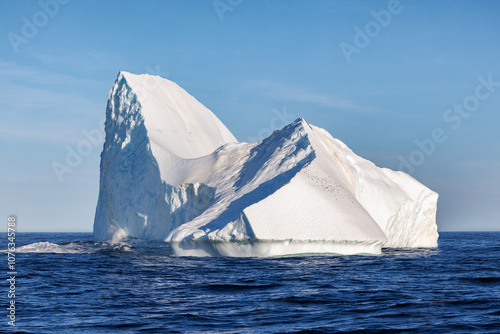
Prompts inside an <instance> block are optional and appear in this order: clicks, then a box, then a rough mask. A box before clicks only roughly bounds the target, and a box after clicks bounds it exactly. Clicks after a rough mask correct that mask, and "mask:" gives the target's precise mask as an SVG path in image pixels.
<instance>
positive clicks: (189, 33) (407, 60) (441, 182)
mask: <svg viewBox="0 0 500 334" xmlns="http://www.w3.org/2000/svg"><path fill="white" fill-rule="evenodd" d="M55 1H56V0H41V1H14V0H1V1H0V36H1V40H0V153H1V156H2V160H1V161H2V163H1V165H0V189H1V192H0V211H1V212H2V213H3V214H4V216H5V217H7V215H9V214H17V215H18V220H19V229H20V230H21V231H91V229H92V224H93V217H94V213H95V206H96V203H97V195H98V186H99V184H98V183H99V154H100V152H101V150H102V142H99V141H97V142H93V141H91V140H89V139H88V138H87V137H86V136H85V133H87V134H89V133H90V134H93V135H94V136H95V137H96V138H98V137H99V136H100V135H99V133H101V134H102V131H103V118H104V114H105V108H106V101H107V94H108V91H109V89H110V88H111V85H112V84H113V82H114V80H115V78H116V75H117V73H118V71H120V70H126V71H129V72H133V73H151V74H157V75H161V76H163V77H166V78H168V79H170V80H173V81H175V82H177V83H178V84H179V85H180V86H182V87H183V88H184V89H186V90H187V91H188V92H189V93H190V94H191V95H193V96H194V97H195V98H197V99H198V100H199V101H200V102H202V103H203V104H205V105H206V106H207V107H208V108H209V109H211V110H212V111H213V112H214V113H215V114H216V115H217V116H218V117H219V118H220V119H221V120H222V121H223V122H224V123H225V124H226V126H227V127H228V128H229V129H230V130H231V131H232V132H233V134H234V135H235V136H236V137H237V138H238V139H239V140H240V141H250V140H256V139H257V138H259V139H261V138H262V136H265V135H266V134H268V133H269V132H270V131H272V130H273V129H274V128H275V127H278V128H281V127H282V126H284V125H285V123H289V122H291V121H292V120H293V119H294V118H297V117H299V116H300V117H304V118H305V119H306V121H308V122H309V123H312V124H315V125H317V126H320V127H323V128H325V129H327V130H328V131H329V132H330V133H331V134H332V135H333V136H334V137H336V138H339V139H341V140H342V141H344V142H345V143H346V144H347V145H348V146H349V147H350V148H352V149H353V150H354V152H356V153H357V154H359V155H361V156H362V157H364V158H367V159H369V160H371V161H373V162H375V163H376V164H377V165H378V166H382V167H388V168H392V169H402V170H404V171H409V170H410V169H411V171H412V175H413V176H414V177H415V178H417V179H418V180H419V181H421V182H422V183H424V184H425V185H427V186H428V187H430V188H431V189H433V190H435V191H437V192H438V193H439V194H440V199H439V205H438V226H439V228H440V230H442V231H457V230H499V227H500V218H499V217H500V205H499V203H500V190H499V189H500V177H499V174H500V131H498V127H499V125H500V62H499V59H500V44H499V43H498V33H499V32H500V20H498V17H499V15H500V3H499V2H498V1H460V2H458V1H416V0H414V1H404V0H401V1H400V2H399V3H398V2H397V1H293V0H292V1H284V0H283V1H256V0H252V1H250V0H243V1H238V0H220V1H218V0H217V1H212V0H209V1H183V0H182V1H141V2H139V1H77V0H72V1H68V0H64V1H63V0H57V2H55ZM56 4H57V5H56ZM388 14H389V15H390V16H389V15H388ZM377 18H378V21H377ZM30 28H31V29H30ZM346 50H347V51H346ZM353 50H355V51H353ZM488 81H489V83H488ZM485 82H486V84H485ZM454 105H458V107H457V108H460V106H461V105H462V106H463V107H461V108H462V109H461V113H459V112H458V111H457V110H459V109H453V106H454ZM464 108H465V109H464ZM436 131H437V133H438V134H439V136H436V137H433V133H436ZM91 138H92V137H91ZM98 139H99V138H98ZM416 141H417V142H420V143H423V144H421V147H419V146H418V145H417V144H416ZM422 145H423V146H422ZM78 150H80V152H81V153H82V154H78V156H79V158H74V157H73V160H71V159H72V158H71V157H70V158H69V159H70V160H69V162H70V163H71V166H69V165H68V162H67V161H66V159H67V158H68V155H71V153H69V152H77V151H78ZM401 159H404V161H407V163H406V164H405V165H403V164H402V162H401V161H403V160H401ZM58 163H60V164H62V165H66V166H67V167H68V168H69V169H70V171H68V170H66V172H65V173H64V174H62V175H59V178H58V175H56V173H55V172H54V164H55V165H57V164H58ZM408 164H410V165H408ZM408 166H409V167H408Z"/></svg>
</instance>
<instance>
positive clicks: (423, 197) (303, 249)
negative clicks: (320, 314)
mask: <svg viewBox="0 0 500 334" xmlns="http://www.w3.org/2000/svg"><path fill="white" fill-rule="evenodd" d="M437 197H438V195H437V194H436V193H435V192H433V191H432V190H430V189H428V188H427V187H425V186H424V185H422V184H421V183H419V182H418V181H416V180H415V179H414V178H412V177H411V176H409V175H407V174H405V173H403V172H395V171H392V170H389V169H386V168H379V167H377V166H375V165H374V164H373V163H371V162H370V161H368V160H365V159H363V158H361V157H359V156H357V155H356V154H354V153H353V152H352V151H351V150H350V149H349V148H348V147H347V146H346V145H345V144H344V143H342V142H341V141H340V140H338V139H335V138H333V137H332V136H331V135H330V134H329V133H328V132H327V131H326V130H324V129H321V128H318V127H315V126H313V125H310V124H308V123H306V122H305V121H304V120H303V119H298V120H296V121H295V122H293V123H291V124H289V125H288V126H286V127H284V128H283V129H282V130H279V131H275V132H274V133H273V134H272V135H271V136H270V137H268V138H266V139H264V140H263V141H261V142H258V143H253V144H248V143H237V141H236V139H235V138H234V136H233V135H232V134H231V133H230V131H229V130H228V129H227V128H226V127H225V126H224V125H223V124H222V122H221V121H220V120H219V119H218V118H217V117H216V116H215V115H214V114H213V113H212V112H211V111H210V110H208V109H207V108H205V107H204V106H203V105H202V104H200V103H199V102H198V101H196V100H195V99H194V98H193V97H192V96H190V95H189V94H188V93H187V92H186V91H184V90H183V89H182V88H180V87H179V86H178V85H176V84H175V83H173V82H171V81H169V80H166V79H163V78H160V77H157V76H150V75H133V74H130V73H126V72H120V74H119V75H118V78H117V80H116V82H115V84H114V85H113V87H112V89H111V91H110V94H109V102H108V108H107V115H106V141H105V144H104V149H103V152H102V155H101V183H100V191H99V200H98V205H97V210H96V217H95V222H94V238H95V240H96V241H114V242H118V241H120V240H123V239H125V238H139V239H150V240H165V241H166V242H168V243H169V244H170V245H171V246H172V248H173V250H174V252H175V253H176V254H177V255H181V256H284V255H294V254H324V253H336V254H379V253H380V252H381V248H382V247H398V248H401V247H436V246H437V239H438V233H437V226H436V204H437Z"/></svg>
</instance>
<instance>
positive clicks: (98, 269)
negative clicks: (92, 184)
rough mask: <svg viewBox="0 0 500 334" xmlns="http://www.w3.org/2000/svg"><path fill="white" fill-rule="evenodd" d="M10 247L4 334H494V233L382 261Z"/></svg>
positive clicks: (51, 239) (155, 248) (498, 255)
mask: <svg viewBox="0 0 500 334" xmlns="http://www.w3.org/2000/svg"><path fill="white" fill-rule="evenodd" d="M0 235H1V241H0V249H2V250H5V249H6V248H7V245H6V242H7V235H6V233H2V234H0ZM16 244H17V245H16V246H17V248H18V250H19V252H18V253H16V263H15V265H16V270H17V276H16V283H15V288H16V293H15V294H16V299H15V301H16V304H15V305H16V322H15V323H16V327H15V328H12V327H11V326H9V325H8V324H7V322H8V320H9V319H8V317H7V312H8V310H7V309H6V307H7V306H8V302H9V299H8V298H7V291H8V290H9V283H8V282H7V281H6V279H3V280H2V281H3V282H4V283H3V288H2V290H3V291H4V292H2V293H1V295H2V297H1V299H0V300H1V301H2V306H3V307H2V309H3V311H2V312H3V313H4V315H2V324H1V325H0V330H1V331H2V332H5V333H9V332H17V333H36V334H39V333H92V334H94V333H500V233H497V232H492V233H482V232H481V233H479V232H478V233H452V232H448V233H441V234H440V239H439V248H437V249H415V250H407V249H396V250H389V249H385V250H384V253H383V255H381V256H312V257H287V258H180V257H175V256H173V254H172V252H171V250H170V248H169V247H168V245H166V244H164V243H162V242H155V243H145V242H129V243H124V244H120V245H109V244H96V243H94V242H93V240H92V235H91V234H90V233H21V234H17V238H16ZM23 246H24V247H23ZM2 257H3V259H4V260H3V261H2V275H3V277H4V278H7V270H8V268H7V254H6V253H5V252H4V253H2Z"/></svg>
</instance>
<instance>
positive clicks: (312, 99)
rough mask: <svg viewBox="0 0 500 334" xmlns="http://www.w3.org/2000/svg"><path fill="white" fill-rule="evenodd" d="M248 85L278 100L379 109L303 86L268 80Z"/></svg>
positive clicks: (350, 108)
mask: <svg viewBox="0 0 500 334" xmlns="http://www.w3.org/2000/svg"><path fill="white" fill-rule="evenodd" d="M248 87H252V89H254V90H258V91H259V92H260V93H261V94H265V95H267V96H268V97H270V98H273V99H276V100H284V101H294V102H301V103H309V104H315V105H319V106H323V107H327V108H332V109H336V110H344V111H359V112H369V111H376V110H377V109H376V108H373V107H371V106H365V105H363V104H360V103H358V102H355V101H352V100H350V99H347V98H341V97H337V96H334V95H329V94H324V93H318V92H312V91H310V90H308V89H306V88H303V87H296V86H290V85H285V84H278V83H273V82H266V81H251V82H249V83H248Z"/></svg>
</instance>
